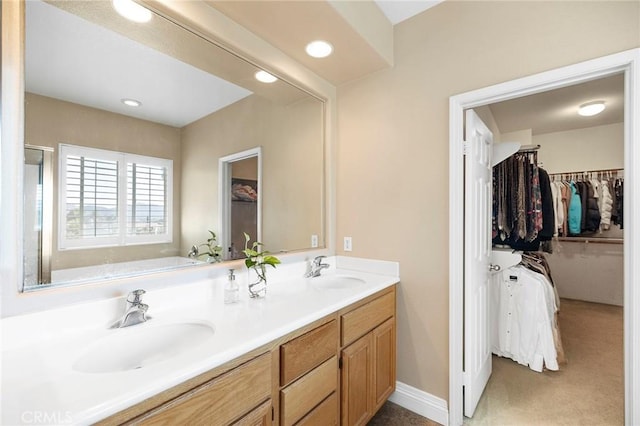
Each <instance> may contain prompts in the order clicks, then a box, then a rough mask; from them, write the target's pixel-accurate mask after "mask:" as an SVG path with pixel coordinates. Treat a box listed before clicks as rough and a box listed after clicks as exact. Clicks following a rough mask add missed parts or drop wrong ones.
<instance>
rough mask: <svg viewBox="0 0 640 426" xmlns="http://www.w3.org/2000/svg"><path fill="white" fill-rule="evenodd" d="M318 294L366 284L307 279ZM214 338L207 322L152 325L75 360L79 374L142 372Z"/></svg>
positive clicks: (119, 334) (106, 340) (109, 338)
mask: <svg viewBox="0 0 640 426" xmlns="http://www.w3.org/2000/svg"><path fill="white" fill-rule="evenodd" d="M308 284H309V285H310V286H312V287H314V288H316V289H318V290H321V291H322V290H329V291H331V290H346V289H352V288H354V287H359V286H362V285H364V284H365V281H364V280H362V279H360V278H357V277H353V276H349V275H338V274H333V275H323V276H319V277H315V278H309V279H308ZM214 336H215V326H214V324H212V323H210V322H206V321H188V322H175V323H172V322H167V321H166V320H165V321H164V322H162V323H155V322H154V321H153V320H150V321H147V322H144V323H142V324H137V325H134V326H129V327H124V328H115V329H112V330H109V331H108V333H107V334H106V335H103V336H101V337H99V338H98V339H97V340H96V341H94V342H91V343H90V344H89V345H88V347H87V348H86V349H84V350H83V351H82V352H81V353H80V354H79V355H78V357H77V358H76V359H75V360H74V362H73V365H72V368H73V370H75V371H77V372H80V373H89V374H99V373H117V372H125V371H131V370H137V369H141V368H145V367H147V366H150V365H153V364H156V363H158V362H161V361H165V360H168V359H171V358H174V357H176V356H178V355H180V354H182V353H183V352H185V351H188V350H191V349H194V348H196V347H198V346H200V345H202V344H204V343H206V342H208V341H209V340H211V339H213V338H214Z"/></svg>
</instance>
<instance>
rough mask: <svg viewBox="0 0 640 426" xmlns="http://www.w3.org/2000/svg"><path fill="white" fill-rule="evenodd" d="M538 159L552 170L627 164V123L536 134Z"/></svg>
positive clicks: (552, 171) (579, 169)
mask: <svg viewBox="0 0 640 426" xmlns="http://www.w3.org/2000/svg"><path fill="white" fill-rule="evenodd" d="M533 143H534V144H539V145H540V151H539V152H538V161H540V162H542V163H543V167H544V169H545V170H546V171H547V172H549V173H562V172H574V171H576V172H577V171H583V170H600V169H622V168H624V124H623V123H615V124H609V125H606V126H595V127H587V128H585V129H577V130H569V131H566V132H555V133H546V134H543V135H535V136H533Z"/></svg>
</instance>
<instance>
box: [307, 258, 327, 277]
mask: <svg viewBox="0 0 640 426" xmlns="http://www.w3.org/2000/svg"><path fill="white" fill-rule="evenodd" d="M326 257H327V256H316V257H315V258H314V259H313V263H311V269H310V270H309V272H307V273H306V274H304V276H305V277H307V278H311V277H319V276H320V272H321V271H322V270H323V269H326V268H328V267H329V266H331V265H329V264H328V263H322V259H324V258H326Z"/></svg>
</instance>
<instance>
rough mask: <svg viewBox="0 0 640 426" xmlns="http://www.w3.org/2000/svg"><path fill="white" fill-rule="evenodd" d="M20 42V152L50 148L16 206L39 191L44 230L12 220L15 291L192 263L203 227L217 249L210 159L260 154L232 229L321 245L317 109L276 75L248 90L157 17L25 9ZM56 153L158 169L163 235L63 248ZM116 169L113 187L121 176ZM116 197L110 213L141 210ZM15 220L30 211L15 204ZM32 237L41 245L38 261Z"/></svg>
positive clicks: (86, 7) (293, 246)
mask: <svg viewBox="0 0 640 426" xmlns="http://www.w3.org/2000/svg"><path fill="white" fill-rule="evenodd" d="M25 37H26V40H25V69H26V71H25V86H26V93H25V143H27V144H33V145H38V146H43V147H46V150H53V160H52V162H51V163H52V172H51V175H50V177H49V178H46V177H45V175H44V174H40V175H38V179H42V182H41V184H40V185H41V186H38V184H37V183H35V182H36V180H35V179H36V172H35V169H34V172H33V174H31V173H30V175H31V178H33V180H34V182H29V183H28V182H25V188H27V189H28V188H31V189H30V191H32V192H33V194H32V195H33V196H34V197H35V198H33V200H32V201H26V202H31V203H38V202H39V201H38V200H39V199H38V198H37V193H36V192H35V191H37V190H40V189H38V188H41V187H42V188H44V187H45V186H47V185H48V186H49V187H51V188H52V195H51V196H50V197H49V200H48V201H47V199H46V197H44V196H43V197H42V211H43V212H44V211H45V210H46V207H48V208H49V209H50V211H51V214H50V216H51V219H50V220H49V222H48V224H47V223H46V221H42V222H37V220H36V219H38V220H40V217H39V216H38V217H36V218H34V220H33V221H28V220H27V218H25V252H24V259H25V282H24V284H25V286H24V288H25V290H34V289H39V288H43V287H48V286H50V285H68V284H76V283H84V282H88V281H96V280H101V279H105V278H113V277H122V276H132V275H138V274H144V273H148V272H151V271H158V270H164V269H168V268H177V267H186V266H191V265H195V264H205V262H203V261H200V260H198V259H193V258H188V257H187V254H188V253H189V250H190V248H191V247H192V246H193V245H197V244H200V243H202V241H203V236H204V237H206V236H208V235H209V234H208V231H209V230H211V231H213V232H215V233H216V234H217V235H229V241H228V243H227V245H226V249H225V251H227V253H228V250H229V247H231V238H232V237H231V235H232V231H231V224H232V223H235V222H231V221H229V227H228V228H227V229H220V226H221V225H220V224H221V223H222V220H221V218H220V213H219V212H220V209H219V207H218V202H219V195H220V194H219V193H218V192H219V189H218V188H219V185H218V174H219V171H218V160H219V159H220V158H222V157H225V156H228V155H229V154H230V153H234V152H241V151H243V150H247V149H249V148H251V147H256V146H260V147H261V148H262V152H263V154H262V173H263V179H262V180H261V181H259V182H257V183H256V187H255V188H253V189H254V190H256V191H257V192H258V193H259V199H260V202H257V203H254V208H255V213H252V214H253V215H254V216H252V217H255V228H249V225H247V224H243V225H240V228H245V229H243V230H242V231H243V232H248V233H250V234H251V233H253V235H260V234H261V239H262V241H263V242H265V244H268V246H269V247H270V249H271V250H272V251H274V252H286V251H294V250H301V249H307V248H310V247H311V239H310V237H311V235H319V236H320V247H322V246H323V245H324V244H323V241H324V238H323V211H322V208H323V192H322V188H323V180H324V178H323V170H324V155H323V153H324V146H323V143H324V142H323V134H324V132H323V129H324V116H323V115H324V104H323V102H322V101H320V100H318V99H317V98H315V97H313V96H310V95H309V94H308V93H306V92H304V91H302V90H300V89H298V88H295V87H293V86H291V85H290V84H288V83H287V82H285V81H283V80H282V79H277V80H276V81H275V82H273V83H270V84H265V83H261V82H259V81H257V80H256V79H255V78H254V75H255V73H256V72H257V71H258V70H259V68H257V67H255V66H254V65H252V64H249V63H247V62H245V61H243V60H242V59H239V58H238V57H237V56H236V55H233V54H231V53H229V52H227V51H225V50H224V49H222V48H220V47H218V46H216V45H214V44H212V43H210V42H208V41H206V40H205V39H203V38H201V37H199V36H197V35H195V34H193V33H192V32H190V31H187V30H186V29H184V28H182V27H180V26H178V25H176V24H175V23H173V22H171V21H169V20H167V19H165V18H163V17H161V16H159V15H156V14H154V15H153V17H152V19H151V21H150V22H148V23H144V24H137V23H133V22H129V21H127V20H125V19H124V18H122V17H121V16H120V15H118V14H117V13H116V12H115V10H114V9H113V8H112V7H111V2H106V1H100V2H68V1H53V2H41V1H36V0H33V1H29V2H27V3H26V36H25ZM129 100H134V101H138V102H129ZM131 105H133V106H131ZM135 105H137V106H135ZM63 146H77V147H84V148H86V149H96V150H103V151H111V152H117V153H121V154H123V155H127V156H137V157H134V158H139V157H140V156H144V157H145V158H155V159H158V160H160V159H161V160H167V161H169V162H171V163H172V164H173V170H172V181H171V185H172V188H173V193H172V196H173V204H172V207H171V208H169V207H167V210H166V212H165V213H166V215H167V220H168V221H170V222H171V223H172V224H173V225H172V227H171V229H170V231H169V233H168V235H167V238H164V239H160V240H158V241H137V242H130V243H123V244H118V245H108V246H107V245H102V246H100V247H98V246H96V245H91V244H88V245H84V246H82V247H76V246H73V244H72V245H69V244H65V242H64V239H63V238H60V235H61V231H62V229H61V228H62V227H63V225H61V224H64V223H65V221H61V220H60V219H61V217H62V218H64V215H65V214H66V213H65V211H64V205H65V200H66V199H65V198H61V197H62V194H63V190H62V188H63V186H62V184H63V180H64V179H62V178H61V176H62V175H61V170H60V169H61V167H60V148H61V147H63ZM25 157H26V156H25ZM300 159H304V161H301V160H300ZM126 163H127V162H126V161H125V163H123V164H126ZM143 163H144V162H143ZM143 163H141V164H142V165H143V166H144V165H146V164H143ZM122 167H123V168H122V169H121V170H120V171H121V172H122V173H124V175H123V176H125V177H123V178H122V179H123V180H122V182H125V181H126V169H127V167H128V166H124V165H123V166H122ZM238 167H240V165H238ZM25 168H26V169H29V168H30V166H29V165H25ZM235 168H236V167H235V165H234V167H233V168H232V169H235ZM234 174H235V173H234ZM242 174H243V175H244V173H242ZM26 175H27V174H26V173H25V178H27V177H26ZM237 178H238V179H240V178H242V179H246V180H247V181H251V180H257V179H252V177H251V176H249V175H246V176H238V177H237ZM90 183H92V181H91V180H90V179H88V180H87V184H90ZM245 183H247V186H249V187H251V182H245ZM34 185H35V186H34ZM123 185H124V183H123ZM230 188H231V186H230V185H229V189H230ZM119 191H121V192H125V193H127V194H128V196H129V199H127V197H124V194H122V196H123V197H124V198H121V200H122V201H121V208H122V209H124V210H122V213H121V214H122V215H124V216H126V215H127V205H129V210H128V211H129V212H130V213H131V212H132V211H133V212H136V213H138V212H140V211H141V210H137V209H133V210H132V207H131V205H130V203H131V200H130V198H131V188H130V187H127V185H124V186H120V187H119ZM25 195H28V194H26V193H25ZM85 198H86V200H85V201H84V202H86V203H89V202H90V200H89V198H90V197H88V196H86V197H85ZM67 204H68V203H67ZM139 204H140V205H141V206H142V207H141V208H142V209H144V208H145V205H143V204H145V203H142V202H139ZM168 205H170V204H168ZM146 208H147V210H152V209H151V207H150V205H146ZM95 209H96V208H95V207H94V210H95ZM89 210H90V209H89ZM25 211H37V209H35V207H34V209H33V210H31V207H30V206H29V205H27V206H26V208H25ZM234 212H235V211H234ZM151 216H152V215H148V216H145V217H144V220H143V221H142V222H145V221H146V224H145V223H141V222H140V221H139V220H138V219H136V221H135V222H136V223H138V225H137V226H138V229H146V231H145V232H148V233H153V232H151V230H152V229H161V227H159V226H156V225H157V223H154V224H151V223H150V222H152V220H151ZM154 217H155V216H154ZM233 217H234V214H233V213H231V212H230V213H229V218H230V219H231V218H233ZM252 220H253V219H252ZM282 224H286V229H284V228H282V226H283V225H282ZM38 227H40V228H38ZM31 228H33V229H38V232H40V234H37V235H36V234H33V232H31V231H33V229H31ZM30 229H31V231H30ZM254 229H255V231H254ZM154 232H155V231H154ZM43 235H51V242H50V243H49V246H50V247H51V253H50V256H49V257H48V258H47V256H46V255H45V253H46V250H44V249H43V247H44V245H45V244H43V243H42V241H43V239H42V236H43ZM253 235H252V236H253ZM27 239H29V242H27ZM241 241H242V243H243V241H244V240H241ZM36 243H37V244H36ZM237 245H238V243H237V242H234V243H233V246H234V247H235V246H237ZM239 248H240V249H241V248H242V246H240V247H239ZM232 251H233V249H232ZM226 257H227V258H233V256H231V255H229V254H227V255H226ZM34 265H36V266H37V265H40V266H38V267H36V266H34ZM47 269H49V270H50V271H51V276H52V278H51V280H50V281H51V283H48V281H49V279H48V278H46V270H47Z"/></svg>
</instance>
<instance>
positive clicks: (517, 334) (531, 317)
mask: <svg viewBox="0 0 640 426" xmlns="http://www.w3.org/2000/svg"><path fill="white" fill-rule="evenodd" d="M491 283H492V285H491V303H492V306H494V307H495V309H492V310H491V324H490V329H491V333H492V334H491V350H492V352H493V353H494V354H496V355H499V356H502V357H507V358H511V359H513V360H514V361H516V362H518V363H519V364H522V365H526V366H528V367H529V368H531V369H532V370H534V371H537V372H541V371H542V370H543V368H545V367H546V368H547V369H549V370H558V368H559V367H558V361H557V351H556V344H555V341H554V315H555V313H556V310H557V307H556V304H555V298H554V295H553V289H552V287H551V285H550V284H549V282H548V281H547V280H546V278H545V277H544V276H543V275H541V274H538V273H535V272H533V271H531V270H529V269H527V268H525V267H524V266H522V265H516V266H514V267H511V268H508V269H505V270H504V271H502V272H500V273H497V274H494V276H493V277H492V280H491Z"/></svg>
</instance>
